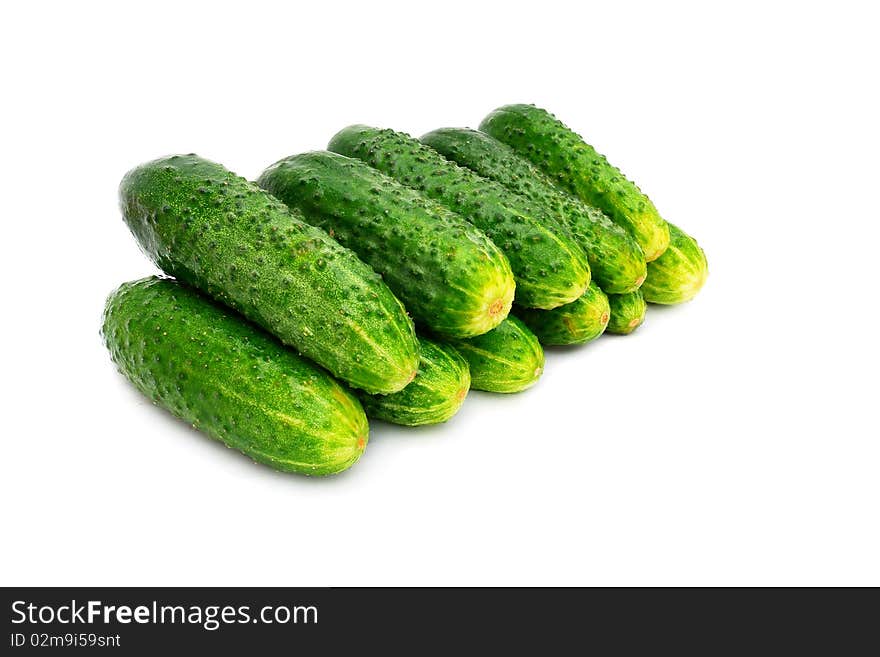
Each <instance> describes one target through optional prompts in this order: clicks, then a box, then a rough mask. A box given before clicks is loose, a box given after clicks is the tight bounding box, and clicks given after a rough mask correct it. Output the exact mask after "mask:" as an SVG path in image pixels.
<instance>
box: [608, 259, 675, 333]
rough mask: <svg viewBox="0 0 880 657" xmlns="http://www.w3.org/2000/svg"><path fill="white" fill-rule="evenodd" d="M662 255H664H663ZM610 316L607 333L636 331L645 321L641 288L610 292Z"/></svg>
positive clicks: (645, 307)
mask: <svg viewBox="0 0 880 657" xmlns="http://www.w3.org/2000/svg"><path fill="white" fill-rule="evenodd" d="M661 257H662V256H661ZM608 306H609V308H610V317H609V319H608V326H606V327H605V332H606V333H615V334H617V335H627V334H629V333H632V332H633V331H635V330H636V329H637V328H638V327H639V326H641V325H642V322H644V321H645V311H646V309H647V306H646V304H645V297H644V296H642V292H641V290H636V291H635V292H630V293H628V294H609V295H608Z"/></svg>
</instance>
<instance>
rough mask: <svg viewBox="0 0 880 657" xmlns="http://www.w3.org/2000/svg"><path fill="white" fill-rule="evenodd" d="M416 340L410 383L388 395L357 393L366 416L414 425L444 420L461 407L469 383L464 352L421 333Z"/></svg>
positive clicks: (438, 422) (469, 378)
mask: <svg viewBox="0 0 880 657" xmlns="http://www.w3.org/2000/svg"><path fill="white" fill-rule="evenodd" d="M419 342H420V345H421V359H420V362H419V373H418V374H416V378H415V379H413V381H412V383H410V384H409V385H408V386H407V387H406V388H404V389H403V390H401V391H400V392H395V393H394V394H391V395H366V394H361V395H360V399H361V403H362V404H363V406H364V410H366V412H367V415H368V416H369V417H371V418H375V419H377V420H385V421H386V422H393V423H394V424H404V425H407V426H411V427H414V426H419V425H423V424H440V423H441V422H446V421H447V420H449V418H451V417H452V416H453V415H455V414H456V413H457V412H458V409H459V408H461V405H462V403H463V402H464V398H465V397H466V396H467V393H468V389H469V388H470V385H471V375H470V369H469V368H468V363H467V361H466V360H465V359H464V356H462V355H461V354H460V353H459V352H458V350H456V349H455V348H454V347H452V346H451V345H448V344H440V343H439V342H434V341H433V340H429V339H427V338H424V337H421V338H420V339H419Z"/></svg>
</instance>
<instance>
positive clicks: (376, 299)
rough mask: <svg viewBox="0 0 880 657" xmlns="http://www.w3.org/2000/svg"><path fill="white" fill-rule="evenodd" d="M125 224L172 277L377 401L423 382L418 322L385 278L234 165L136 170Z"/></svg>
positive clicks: (194, 161)
mask: <svg viewBox="0 0 880 657" xmlns="http://www.w3.org/2000/svg"><path fill="white" fill-rule="evenodd" d="M119 195H120V202H121V205H122V212H123V216H124V218H125V221H126V223H127V224H128V226H129V228H130V229H131V231H132V232H133V233H134V235H135V236H136V237H137V239H138V241H139V242H140V245H141V248H142V249H143V250H144V252H145V253H146V254H147V255H148V256H149V257H150V258H151V259H152V260H153V262H155V263H156V264H157V265H158V266H159V267H160V268H161V269H162V270H163V271H165V273H167V274H170V275H172V276H174V277H175V278H177V279H178V280H181V281H183V282H184V283H187V284H188V285H191V286H193V287H196V288H198V289H200V290H203V291H204V292H206V293H207V294H208V295H210V296H212V297H213V298H215V299H217V300H218V301H221V302H223V303H225V304H226V305H228V306H230V307H232V308H234V309H235V310H237V311H239V312H240V313H241V314H242V315H244V316H245V317H247V318H248V319H250V320H251V321H253V322H255V323H256V324H259V325H260V326H262V327H263V328H265V329H267V330H268V331H269V332H270V333H272V334H274V335H276V336H277V337H278V338H279V339H280V340H281V341H282V342H283V343H284V344H287V345H291V346H294V347H296V349H298V350H299V351H300V352H301V353H303V354H304V355H306V356H307V357H309V358H310V359H312V360H314V361H315V362H316V363H318V364H319V365H322V366H324V367H325V368H327V369H328V370H329V371H330V372H331V373H332V374H334V375H335V376H337V377H339V378H340V379H342V380H344V381H346V382H347V383H349V384H351V385H353V386H355V387H357V388H361V389H363V390H366V391H367V392H370V393H390V392H396V391H398V390H400V389H402V388H403V387H404V386H405V385H406V384H407V383H409V382H410V381H411V380H412V378H413V376H415V372H416V369H417V367H418V358H419V356H418V342H417V340H416V336H415V328H414V326H413V323H412V320H411V319H410V318H409V316H408V315H407V314H406V310H405V309H404V307H403V305H402V304H401V303H400V301H398V300H397V298H396V297H395V296H394V295H393V294H392V293H391V290H389V289H388V287H387V286H386V285H385V284H384V283H383V282H382V281H381V279H380V277H379V275H378V274H377V273H376V272H374V271H373V270H372V269H371V268H370V267H369V266H368V265H366V264H364V263H363V262H361V261H360V260H359V259H358V258H357V256H356V255H355V254H354V253H353V252H352V251H350V250H348V249H346V248H344V247H342V246H340V245H339V244H337V243H336V242H335V241H333V240H332V239H331V238H330V237H329V236H328V235H327V233H325V232H324V231H323V230H321V229H319V228H316V227H314V226H310V225H308V224H307V223H305V222H304V221H302V219H301V217H302V215H300V214H298V213H293V212H291V211H290V210H289V209H288V208H287V207H286V206H285V205H284V204H283V203H282V202H281V201H279V200H278V199H276V198H274V197H273V196H271V195H270V194H268V193H267V192H265V191H263V190H262V189H260V188H259V187H257V186H256V185H254V184H252V183H249V182H248V181H246V180H245V179H244V178H241V177H239V176H236V175H235V174H233V173H231V172H230V171H228V170H227V169H225V168H224V167H223V166H221V165H219V164H215V163H214V162H209V161H208V160H204V159H202V158H200V157H197V156H195V155H175V156H171V157H166V158H162V159H158V160H154V161H152V162H148V163H147V164H143V165H141V166H139V167H136V168H135V169H132V170H131V171H129V172H128V173H127V174H126V175H125V177H124V178H123V180H122V183H121V185H120V190H119Z"/></svg>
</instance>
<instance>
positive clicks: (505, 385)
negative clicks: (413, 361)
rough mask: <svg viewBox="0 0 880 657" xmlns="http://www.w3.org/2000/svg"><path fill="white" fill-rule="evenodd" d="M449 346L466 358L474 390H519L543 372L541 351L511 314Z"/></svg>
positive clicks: (534, 338)
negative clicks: (486, 330) (473, 335)
mask: <svg viewBox="0 0 880 657" xmlns="http://www.w3.org/2000/svg"><path fill="white" fill-rule="evenodd" d="M452 345H453V346H454V347H455V348H456V349H457V350H458V351H459V352H460V353H461V355H462V356H464V357H465V359H467V362H468V365H469V366H470V371H471V388H473V389H474V390H486V391H488V392H520V391H522V390H525V389H526V388H530V387H532V386H533V385H535V384H536V383H537V382H538V379H539V378H541V374H542V373H543V372H544V350H543V349H542V348H541V345H540V343H539V342H538V339H537V338H536V337H535V336H534V334H533V333H532V332H531V331H530V330H529V329H528V328H527V327H526V325H525V324H523V323H522V322H521V321H520V320H518V319H517V318H516V317H514V316H513V315H509V316H508V317H507V319H505V320H504V321H503V322H501V324H499V325H498V327H497V328H495V329H493V330H491V331H489V332H488V333H484V334H483V335H478V336H477V337H475V338H469V339H467V340H455V341H453V342H452Z"/></svg>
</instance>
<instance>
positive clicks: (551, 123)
mask: <svg viewBox="0 0 880 657" xmlns="http://www.w3.org/2000/svg"><path fill="white" fill-rule="evenodd" d="M480 130H482V131H483V132H486V133H488V134H490V135H492V136H493V137H495V138H496V139H498V140H499V141H502V142H504V143H505V144H507V145H508V146H510V147H511V148H513V149H514V150H515V151H516V152H517V153H519V154H520V155H522V156H523V157H525V158H526V159H528V160H530V161H531V162H532V163H533V164H535V165H537V166H538V168H539V169H541V170H543V171H544V173H546V174H547V175H548V176H550V178H552V179H553V180H554V181H556V182H557V183H558V184H560V185H561V186H562V187H563V188H564V189H566V190H568V191H569V192H571V193H573V194H574V195H575V196H577V197H578V198H580V199H581V200H583V201H584V202H586V203H589V204H590V205H594V206H596V207H597V208H599V209H600V210H602V211H603V212H605V214H607V215H608V216H609V217H610V218H611V220H612V221H613V222H614V223H616V224H618V225H620V226H622V227H623V228H625V229H626V230H627V231H629V233H630V235H632V236H633V237H634V238H635V240H636V241H637V242H638V244H639V246H640V247H642V251H643V252H644V254H645V260H647V261H649V262H650V261H651V260H656V259H657V258H659V257H660V256H661V255H662V253H663V252H664V251H665V250H666V246H667V245H668V244H669V230H668V228H667V227H666V222H665V221H664V220H663V218H662V217H661V216H660V214H659V213H658V212H657V208H655V207H654V204H653V203H651V200H650V199H649V198H648V197H647V196H645V195H644V194H642V192H641V190H639V188H638V187H636V185H635V183H633V182H631V181H629V180H627V178H626V177H624V175H623V174H622V173H621V172H620V170H619V169H617V168H616V167H614V166H612V165H611V164H609V162H608V160H606V159H605V156H604V155H600V154H599V153H597V152H596V150H595V149H594V148H593V147H592V146H590V145H589V144H587V143H586V142H584V140H583V139H582V138H581V136H580V135H578V134H577V133H576V132H574V131H572V130H571V129H570V128H568V127H567V126H566V125H565V124H563V123H562V122H561V121H559V120H558V119H557V118H556V117H555V116H553V115H552V114H550V113H549V112H548V111H546V110H543V109H540V108H538V107H535V106H534V105H505V106H504V107H499V108H498V109H497V110H495V111H494V112H492V113H491V114H489V116H487V117H486V118H485V119H483V122H482V123H481V124H480Z"/></svg>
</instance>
